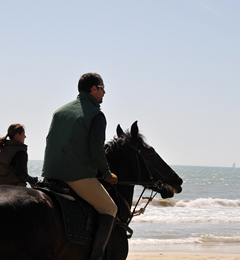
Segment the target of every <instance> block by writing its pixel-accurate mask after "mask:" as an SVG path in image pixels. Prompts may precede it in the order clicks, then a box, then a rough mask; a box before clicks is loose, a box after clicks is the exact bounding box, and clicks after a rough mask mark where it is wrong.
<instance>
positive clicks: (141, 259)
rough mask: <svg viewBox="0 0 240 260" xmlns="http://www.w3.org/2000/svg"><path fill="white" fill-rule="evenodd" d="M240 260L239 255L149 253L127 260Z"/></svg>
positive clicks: (134, 254) (136, 255) (135, 255)
mask: <svg viewBox="0 0 240 260" xmlns="http://www.w3.org/2000/svg"><path fill="white" fill-rule="evenodd" d="M181 259H184V260H203V259H204V260H208V259H210V260H225V259H226V260H240V254H217V253H183V252H180V253H177V252H174V253H172V252H163V253H160V252H149V253H142V252H140V253H137V252H133V253H129V254H128V258H127V260H181Z"/></svg>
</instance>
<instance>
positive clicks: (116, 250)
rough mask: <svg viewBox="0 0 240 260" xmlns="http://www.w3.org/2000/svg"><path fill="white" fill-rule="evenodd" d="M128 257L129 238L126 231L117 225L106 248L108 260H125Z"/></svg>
mask: <svg viewBox="0 0 240 260" xmlns="http://www.w3.org/2000/svg"><path fill="white" fill-rule="evenodd" d="M127 255H128V238H127V234H126V231H125V230H124V229H123V228H122V227H120V226H119V225H116V226H115V227H114V229H113V231H112V234H111V236H110V239H109V241H108V245H107V247H106V256H107V258H106V260H108V259H110V260H125V259H127Z"/></svg>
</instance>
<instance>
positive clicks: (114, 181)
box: [105, 173, 118, 184]
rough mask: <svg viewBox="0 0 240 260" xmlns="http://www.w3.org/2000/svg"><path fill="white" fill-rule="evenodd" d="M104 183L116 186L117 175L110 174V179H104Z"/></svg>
mask: <svg viewBox="0 0 240 260" xmlns="http://www.w3.org/2000/svg"><path fill="white" fill-rule="evenodd" d="M105 181H107V182H109V183H111V184H117V182H118V177H117V175H116V174H114V173H111V177H110V178H107V179H106V178H105Z"/></svg>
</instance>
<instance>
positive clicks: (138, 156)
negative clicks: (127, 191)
mask: <svg viewBox="0 0 240 260" xmlns="http://www.w3.org/2000/svg"><path fill="white" fill-rule="evenodd" d="M131 148H133V150H134V151H135V157H136V161H137V169H136V171H137V174H138V176H137V179H138V181H135V182H133V181H119V182H118V185H130V186H131V185H132V186H134V185H141V186H143V190H142V192H141V194H140V196H139V198H138V200H137V202H136V204H135V206H134V209H133V211H131V213H130V217H129V219H128V221H127V222H126V223H123V222H121V221H120V220H119V221H120V222H121V223H120V225H121V226H122V227H123V228H125V229H126V230H127V231H128V232H129V233H130V235H129V236H128V237H131V235H132V233H133V231H132V230H131V229H130V228H129V226H128V225H129V224H130V222H131V221H132V218H133V217H135V216H139V215H141V214H144V212H145V210H146V208H147V206H148V204H149V203H150V202H151V201H152V200H153V199H154V197H155V196H156V195H157V193H158V192H160V191H161V189H162V188H163V187H164V183H163V182H162V181H161V180H158V181H154V178H153V174H152V172H151V170H150V167H151V168H153V169H154V170H155V171H156V172H157V173H158V174H159V175H160V176H162V177H163V175H162V174H161V173H160V172H159V171H158V170H157V169H156V168H155V167H154V166H153V165H152V164H151V163H150V162H149V161H148V160H147V159H146V158H145V157H144V155H143V153H142V151H141V150H140V149H137V148H136V147H135V146H131ZM140 159H141V160H142V162H143V164H144V166H145V169H146V171H147V174H148V176H149V179H150V181H146V182H140V181H139V180H140V177H141V167H140ZM149 187H152V188H154V190H155V191H153V190H152V191H151V194H150V196H149V197H143V194H144V192H145V191H146V189H148V188H149ZM116 191H117V190H116ZM118 194H119V193H118ZM121 196H122V195H121ZM122 199H124V198H123V197H122ZM141 199H146V200H147V202H146V204H145V206H144V207H142V208H140V209H138V210H137V206H138V204H139V202H140V200H141ZM124 200H125V199H124ZM119 221H118V222H119Z"/></svg>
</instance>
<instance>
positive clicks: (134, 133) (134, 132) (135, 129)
mask: <svg viewBox="0 0 240 260" xmlns="http://www.w3.org/2000/svg"><path fill="white" fill-rule="evenodd" d="M137 122H138V121H135V122H134V123H133V124H132V126H131V136H132V138H133V139H135V138H137V136H138V132H139V130H138V125H137Z"/></svg>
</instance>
